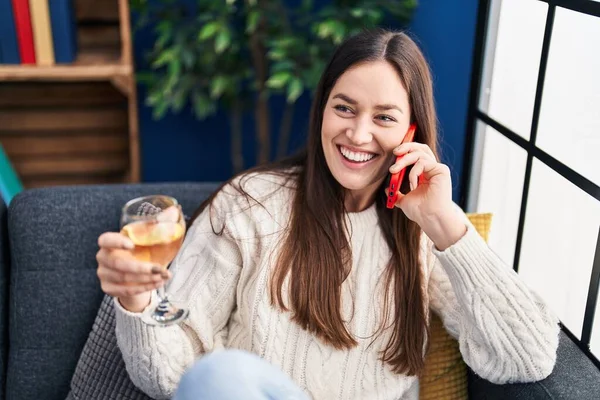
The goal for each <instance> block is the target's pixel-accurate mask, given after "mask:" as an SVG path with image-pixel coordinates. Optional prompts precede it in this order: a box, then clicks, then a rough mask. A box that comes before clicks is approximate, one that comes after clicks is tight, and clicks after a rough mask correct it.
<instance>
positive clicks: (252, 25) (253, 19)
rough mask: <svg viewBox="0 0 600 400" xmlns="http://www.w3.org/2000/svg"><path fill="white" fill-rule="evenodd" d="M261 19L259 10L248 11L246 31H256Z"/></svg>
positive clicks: (248, 32)
mask: <svg viewBox="0 0 600 400" xmlns="http://www.w3.org/2000/svg"><path fill="white" fill-rule="evenodd" d="M259 20H260V12H258V11H257V10H252V11H250V12H249V13H248V18H247V19H246V33H247V34H252V33H254V31H255V30H256V26H257V25H258V21H259Z"/></svg>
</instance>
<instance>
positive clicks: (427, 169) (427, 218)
mask: <svg viewBox="0 0 600 400" xmlns="http://www.w3.org/2000/svg"><path fill="white" fill-rule="evenodd" d="M393 153H394V155H395V156H401V155H403V157H402V158H401V159H400V160H399V161H398V162H397V163H395V164H394V165H392V166H391V167H390V173H396V172H398V171H400V170H401V169H402V168H406V167H407V166H410V165H413V167H412V170H411V171H410V174H409V175H408V179H409V182H410V188H411V191H410V192H409V193H407V194H402V193H398V201H397V202H396V207H399V208H400V209H401V210H402V211H403V212H404V214H406V216H407V217H408V218H409V219H411V220H412V221H414V222H416V223H417V224H419V226H420V227H421V229H423V231H424V232H425V233H426V234H427V236H429V237H430V238H431V239H432V240H433V242H434V243H435V244H436V247H437V248H438V249H440V250H443V249H444V248H446V247H449V246H450V245H451V244H453V243H455V242H456V241H458V239H460V238H461V237H462V235H464V233H465V231H466V226H465V224H464V222H463V221H462V219H461V218H460V216H459V214H458V213H457V211H456V207H455V206H454V203H453V202H452V179H451V177H450V168H448V166H446V165H445V164H442V163H440V162H438V161H437V159H436V157H435V155H434V154H433V151H431V149H430V148H429V146H427V145H426V144H423V143H415V142H410V143H405V144H402V145H400V146H398V147H397V148H395V149H394V152H393ZM405 179H406V177H405Z"/></svg>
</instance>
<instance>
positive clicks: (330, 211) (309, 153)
mask: <svg viewBox="0 0 600 400" xmlns="http://www.w3.org/2000/svg"><path fill="white" fill-rule="evenodd" d="M381 60H384V61H387V62H389V63H390V64H391V65H392V66H394V67H395V68H396V70H397V71H398V75H399V77H400V79H401V81H402V83H403V84H404V87H405V88H406V90H407V92H408V97H409V102H410V106H411V110H412V113H411V119H412V121H411V122H413V123H416V125H417V131H416V135H415V141H417V142H420V143H425V144H427V145H429V147H431V149H432V150H433V151H434V153H436V154H437V152H436V151H437V143H436V141H437V135H436V130H437V127H436V114H435V107H434V103H433V89H432V81H431V74H430V71H429V67H428V64H427V62H426V61H425V58H424V57H423V54H422V53H421V51H420V50H419V48H418V46H417V45H416V44H415V42H414V41H413V40H412V39H411V38H410V37H409V36H408V35H406V34H405V33H402V32H392V31H386V30H374V31H365V32H362V33H359V34H358V35H356V36H354V37H351V38H349V39H348V40H347V41H345V42H344V43H343V44H342V45H341V46H340V47H339V48H338V49H337V50H336V52H335V53H334V55H333V57H332V59H331V61H330V62H329V64H328V65H327V68H326V69H325V71H324V73H323V75H322V77H321V80H320V82H319V85H318V87H317V90H316V93H315V96H314V100H313V103H312V108H311V116H310V125H309V132H308V134H309V135H308V144H307V147H306V148H305V149H304V150H303V151H301V152H300V153H299V154H297V155H295V156H293V157H290V158H287V159H284V160H282V161H279V162H276V163H272V164H269V165H264V166H260V167H257V168H254V169H252V170H250V171H247V172H245V173H246V174H247V173H248V172H270V173H275V174H279V175H282V176H285V177H287V178H288V179H292V180H294V181H295V182H296V190H295V194H294V199H293V207H292V213H291V218H290V223H289V227H288V229H287V231H286V234H285V237H284V238H283V239H282V240H283V242H282V246H281V252H280V253H279V255H278V259H277V263H276V265H275V268H274V271H273V275H272V277H271V281H270V293H271V302H272V304H273V305H274V306H275V307H279V308H280V309H282V310H286V311H289V312H291V313H292V320H293V321H295V322H296V323H297V324H299V325H300V326H301V327H302V328H304V329H305V330H307V331H309V332H311V333H313V334H315V335H316V336H317V337H319V338H320V339H322V340H323V341H324V342H326V343H328V344H330V345H331V346H333V347H335V348H337V349H349V348H352V347H354V346H356V345H357V340H356V339H355V337H354V336H353V335H352V334H351V333H350V332H349V331H348V330H347V329H346V326H345V324H344V320H343V318H342V315H341V311H340V309H341V303H342V298H341V297H342V283H343V282H344V280H345V279H346V278H347V277H348V274H349V273H350V268H351V266H352V263H351V257H352V254H351V248H350V244H349V243H348V239H347V236H346V235H345V232H346V229H347V227H346V226H345V222H344V221H345V219H344V213H345V207H344V196H345V190H344V188H343V187H341V185H340V184H339V183H338V182H337V181H336V180H335V178H334V177H333V176H332V174H331V173H330V171H329V168H328V166H327V163H326V161H325V156H324V154H323V147H322V142H321V141H322V139H321V125H322V122H323V110H324V107H325V105H326V103H327V99H328V97H329V95H330V92H331V90H332V88H333V86H334V85H335V83H336V81H337V80H338V78H339V77H340V76H341V75H342V74H343V73H344V72H345V71H346V70H348V69H349V68H350V67H352V66H353V65H356V64H358V63H364V62H371V61H381ZM291 167H300V168H291ZM232 179H235V177H234V178H232ZM243 181H244V180H243V179H242V180H241V181H240V185H239V187H237V189H238V191H240V192H241V193H244V194H246V195H248V194H247V193H246V192H245V190H244V189H243V187H241V186H243V184H242V182H243ZM227 183H231V180H230V181H228V182H227ZM227 183H226V184H227ZM403 185H404V186H403V188H402V191H403V192H404V193H406V192H407V191H408V190H409V188H408V180H407V179H405V181H404V182H403ZM383 189H384V187H383V186H382V187H380V188H379V189H378V193H379V195H378V196H377V197H376V208H377V213H378V217H379V226H380V228H381V230H382V232H383V234H384V237H385V240H386V242H387V245H388V247H389V249H390V252H391V259H390V261H389V265H388V266H387V269H386V273H385V281H384V282H385V288H386V291H385V296H384V305H383V309H382V317H383V318H382V321H383V322H382V326H381V327H380V329H379V331H378V332H379V333H381V332H383V331H384V330H387V329H390V330H391V331H390V332H391V334H390V339H389V341H388V343H387V346H386V348H385V349H384V350H383V351H382V354H381V359H382V360H383V361H384V362H386V363H388V364H389V365H390V366H391V368H392V370H393V371H394V372H396V373H404V374H407V375H418V374H420V372H421V371H422V369H423V354H424V349H425V343H426V338H427V337H428V333H429V332H428V324H427V310H426V305H425V293H424V291H425V290H426V288H424V282H423V277H422V274H421V268H420V263H419V249H420V237H421V229H420V227H419V226H418V225H417V224H416V223H414V222H412V221H410V220H409V219H408V218H407V217H406V216H405V215H404V213H403V212H402V211H401V210H400V209H398V208H395V209H393V210H389V209H387V208H386V207H385V193H384V190H383ZM213 198H214V195H213V196H211V197H210V198H209V199H208V200H207V201H205V202H204V203H203V204H202V205H201V207H200V209H199V210H198V212H197V213H196V214H199V213H200V212H201V211H202V210H204V208H205V207H206V205H207V204H211V203H212V200H213ZM288 277H289V283H288V284H289V298H288V299H285V298H284V296H283V294H282V289H283V285H284V284H285V282H286V278H288Z"/></svg>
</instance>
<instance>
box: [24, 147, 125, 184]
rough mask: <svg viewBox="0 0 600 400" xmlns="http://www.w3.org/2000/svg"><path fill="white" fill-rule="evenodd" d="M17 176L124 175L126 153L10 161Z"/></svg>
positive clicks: (26, 177) (25, 177)
mask: <svg viewBox="0 0 600 400" xmlns="http://www.w3.org/2000/svg"><path fill="white" fill-rule="evenodd" d="M12 163H13V165H14V167H15V170H16V171H17V174H18V175H19V176H20V177H21V178H22V179H23V180H25V179H28V178H29V179H31V178H41V177H44V176H46V177H49V178H50V177H55V176H60V175H66V176H73V177H75V176H79V177H83V176H86V175H97V174H101V175H102V174H111V173H112V174H115V173H125V172H126V171H127V169H128V167H129V154H128V153H127V152H123V153H114V154H108V153H107V154H99V155H98V156H97V157H90V156H89V155H83V156H73V155H71V156H69V157H60V158H50V157H49V158H27V159H16V160H12Z"/></svg>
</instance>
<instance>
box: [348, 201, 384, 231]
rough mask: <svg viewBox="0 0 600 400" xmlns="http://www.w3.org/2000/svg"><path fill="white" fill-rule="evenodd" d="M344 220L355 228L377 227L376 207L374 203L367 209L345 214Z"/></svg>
mask: <svg viewBox="0 0 600 400" xmlns="http://www.w3.org/2000/svg"><path fill="white" fill-rule="evenodd" d="M346 219H347V220H348V221H349V222H350V225H351V226H353V227H355V228H366V227H370V226H373V225H377V222H378V218H377V206H376V204H375V202H373V204H371V205H370V206H369V207H368V208H366V209H364V210H362V211H358V212H347V213H346Z"/></svg>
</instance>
